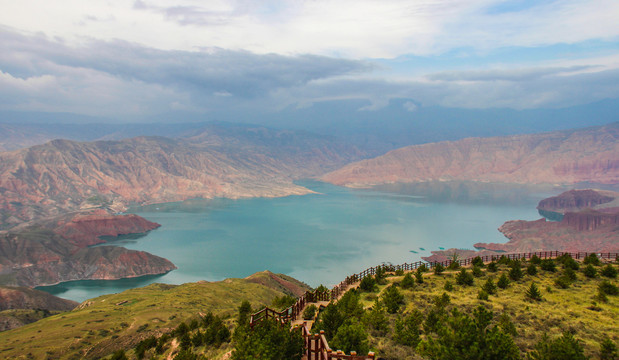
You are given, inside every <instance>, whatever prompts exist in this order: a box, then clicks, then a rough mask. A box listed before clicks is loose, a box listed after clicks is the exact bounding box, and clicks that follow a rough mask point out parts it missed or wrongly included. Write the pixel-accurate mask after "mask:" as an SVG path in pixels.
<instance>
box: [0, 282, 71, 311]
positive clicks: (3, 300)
mask: <svg viewBox="0 0 619 360" xmlns="http://www.w3.org/2000/svg"><path fill="white" fill-rule="evenodd" d="M77 305H79V304H78V303H77V302H75V301H71V300H66V299H61V298H59V297H56V296H54V295H51V294H49V293H46V292H44V291H39V290H34V289H29V288H26V287H11V286H0V311H3V310H9V309H33V310H37V309H39V310H48V311H52V310H58V311H69V310H73V309H74V308H75V307H77Z"/></svg>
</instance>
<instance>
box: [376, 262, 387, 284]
mask: <svg viewBox="0 0 619 360" xmlns="http://www.w3.org/2000/svg"><path fill="white" fill-rule="evenodd" d="M386 277H387V270H386V268H385V266H383V265H380V266H377V267H376V271H375V272H374V279H375V280H376V283H377V284H379V285H384V284H385V283H386V282H385V278H386Z"/></svg>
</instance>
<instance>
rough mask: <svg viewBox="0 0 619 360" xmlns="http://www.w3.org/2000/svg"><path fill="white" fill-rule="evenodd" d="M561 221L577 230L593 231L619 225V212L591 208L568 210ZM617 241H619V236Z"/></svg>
mask: <svg viewBox="0 0 619 360" xmlns="http://www.w3.org/2000/svg"><path fill="white" fill-rule="evenodd" d="M561 223H562V224H565V225H567V226H570V227H572V228H573V229H575V230H577V231H593V230H596V229H599V228H606V227H615V226H617V225H619V212H615V213H611V212H601V211H596V210H590V209H587V210H583V211H579V212H568V213H566V214H565V215H564V216H563V220H562V221H561ZM617 241H618V242H619V238H618V239H617Z"/></svg>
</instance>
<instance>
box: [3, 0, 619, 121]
mask: <svg viewBox="0 0 619 360" xmlns="http://www.w3.org/2000/svg"><path fill="white" fill-rule="evenodd" d="M0 7H1V8H2V9H3V10H4V11H2V12H1V13H2V15H0V110H13V111H15V110H16V111H26V110H27V111H44V112H48V111H49V112H71V113H78V114H84V115H91V116H103V117H113V118H116V119H121V120H122V119H126V120H130V119H133V118H137V117H148V116H152V115H155V114H159V113H174V112H185V113H187V112H188V113H197V114H205V116H208V114H209V113H210V112H213V111H217V113H218V114H222V113H225V109H235V113H236V114H238V113H239V111H240V112H244V113H246V114H248V116H249V115H251V114H252V113H256V112H260V113H269V112H277V111H279V110H281V109H283V108H290V107H298V108H304V107H308V106H312V105H313V104H315V103H319V102H324V101H344V100H364V101H365V103H366V105H364V106H361V107H359V109H358V110H359V111H372V110H376V109H380V108H382V107H384V106H386V105H387V104H389V102H390V101H391V100H392V99H402V98H405V99H410V100H411V101H410V102H409V106H408V107H407V110H408V111H411V112H414V111H415V109H417V107H419V106H436V105H438V106H443V107H456V108H481V109H483V108H512V109H534V108H547V107H567V106H573V105H579V104H586V103H591V102H595V101H599V100H603V99H616V98H619V48H618V47H617V44H618V43H619V41H618V40H619V25H617V22H616V18H615V16H613V14H617V13H619V3H617V2H616V1H560V2H552V1H551V2H543V3H538V2H533V1H524V0H523V1H520V0H513V1H491V0H483V1H481V0H480V1H468V2H459V1H446V0H427V1H416V2H410V1H398V0H394V1H381V2H376V1H354V2H351V1H347V0H345V1H337V2H332V1H311V2H310V1H300V2H287V1H221V2H220V1H209V2H208V3H207V5H205V3H204V2H201V1H192V0H179V1H174V2H169V1H156V0H139V1H135V2H133V3H127V2H123V1H109V2H106V3H103V2H88V3H84V2H82V1H75V0H62V1H59V2H42V1H35V0H24V1H23V2H19V3H15V2H9V1H5V0H0ZM410 104H412V105H414V106H411V105H410ZM239 109H241V110H239Z"/></svg>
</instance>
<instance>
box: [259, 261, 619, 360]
mask: <svg viewBox="0 0 619 360" xmlns="http://www.w3.org/2000/svg"><path fill="white" fill-rule="evenodd" d="M565 254H569V255H570V256H571V257H572V258H574V259H576V260H578V259H584V258H585V257H587V256H589V255H591V254H596V256H597V257H598V258H600V259H602V260H615V259H617V257H618V256H619V253H611V252H606V253H599V252H595V253H590V252H563V251H536V252H528V253H515V254H507V253H505V254H494V255H484V256H479V257H480V258H481V260H482V261H483V262H484V263H487V262H491V261H497V260H499V259H500V258H501V257H503V256H504V257H506V258H507V259H510V260H515V259H523V258H524V259H530V258H532V257H533V256H537V257H539V258H541V259H552V258H556V257H559V256H562V255H565ZM476 257H477V256H475V257H471V258H467V259H463V260H458V261H457V262H458V263H459V264H460V266H468V265H471V264H472V263H473V259H475V258H476ZM452 262H453V261H452V260H451V259H450V260H445V261H442V262H425V261H417V262H414V263H404V264H400V265H391V264H381V265H377V266H373V267H370V268H367V269H365V270H363V271H362V272H360V273H357V274H353V275H351V276H348V277H347V278H346V279H344V281H342V282H340V283H339V284H337V285H335V286H334V287H333V289H331V291H330V292H329V291H324V292H321V291H314V292H310V291H307V292H305V294H303V295H302V296H301V297H299V298H298V299H297V301H296V302H295V303H294V304H293V305H292V306H290V307H288V308H287V309H284V310H282V311H279V312H278V311H275V310H272V309H270V308H268V307H265V308H264V309H262V310H260V311H258V312H257V313H255V314H252V315H251V319H250V326H251V328H252V329H253V328H254V326H255V325H256V324H259V323H260V322H261V321H262V320H264V319H268V318H274V319H276V321H278V322H280V323H281V324H282V325H284V324H289V323H290V322H292V321H295V320H297V319H298V318H299V315H300V314H301V312H302V311H303V309H304V308H305V306H306V305H307V304H309V303H313V302H318V301H337V299H338V298H339V297H340V296H341V295H343V294H344V293H345V292H346V291H347V290H348V287H349V286H351V285H353V284H355V283H356V282H358V281H360V280H361V279H363V278H364V277H366V276H368V275H376V271H377V270H378V269H384V270H385V271H387V272H394V271H397V270H403V271H413V270H416V269H418V268H419V267H421V266H422V265H425V266H426V267H428V268H429V269H431V268H433V267H435V266H436V265H438V264H441V265H442V266H444V267H447V266H449V265H450V264H451V263H452ZM301 331H302V333H303V338H304V339H305V349H306V352H307V358H308V359H312V360H331V359H338V360H339V359H349V360H368V359H374V358H375V355H374V353H372V352H370V353H369V354H368V355H356V353H355V352H352V353H351V355H346V354H344V353H342V352H334V351H333V350H331V348H329V343H328V342H327V339H326V338H325V337H324V332H323V331H321V332H320V334H312V333H311V332H310V330H309V329H308V328H307V326H306V325H305V324H303V326H301Z"/></svg>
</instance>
